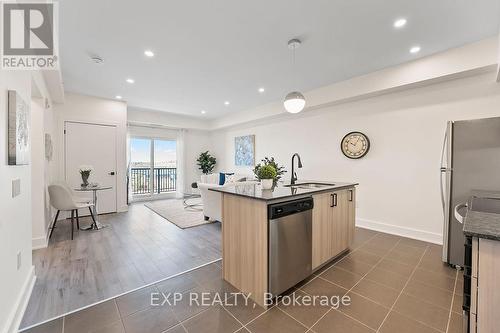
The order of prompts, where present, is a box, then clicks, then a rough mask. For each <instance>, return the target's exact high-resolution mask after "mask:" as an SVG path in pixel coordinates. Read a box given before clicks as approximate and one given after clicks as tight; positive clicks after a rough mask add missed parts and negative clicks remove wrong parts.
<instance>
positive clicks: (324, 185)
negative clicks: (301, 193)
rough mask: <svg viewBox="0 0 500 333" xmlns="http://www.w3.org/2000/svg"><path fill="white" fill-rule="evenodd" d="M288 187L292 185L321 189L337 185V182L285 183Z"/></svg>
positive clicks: (293, 186)
mask: <svg viewBox="0 0 500 333" xmlns="http://www.w3.org/2000/svg"><path fill="white" fill-rule="evenodd" d="M285 186H287V187H292V188H302V189H319V188H323V187H330V186H335V184H328V183H297V184H294V185H285Z"/></svg>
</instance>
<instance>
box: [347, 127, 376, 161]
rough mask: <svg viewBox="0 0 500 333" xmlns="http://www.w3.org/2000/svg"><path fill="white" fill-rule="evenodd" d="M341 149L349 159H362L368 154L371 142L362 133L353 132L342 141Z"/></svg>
mask: <svg viewBox="0 0 500 333" xmlns="http://www.w3.org/2000/svg"><path fill="white" fill-rule="evenodd" d="M341 149H342V153H344V155H345V156H347V157H349V158H354V159H356V158H361V157H363V156H365V155H366V153H368V150H369V149H370V140H368V137H367V136H366V135H364V134H363V133H361V132H351V133H349V134H347V135H346V136H344V138H343V139H342V143H341Z"/></svg>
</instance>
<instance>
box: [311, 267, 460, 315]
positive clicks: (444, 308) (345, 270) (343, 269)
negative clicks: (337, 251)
mask: <svg viewBox="0 0 500 333" xmlns="http://www.w3.org/2000/svg"><path fill="white" fill-rule="evenodd" d="M383 259H385V260H391V259H387V258H383ZM392 261H394V262H396V263H398V264H404V263H402V262H399V261H397V260H392ZM363 263H364V262H363ZM375 265H377V264H375ZM404 265H407V266H410V265H408V264H404ZM417 265H418V264H417ZM336 268H337V269H340V270H342V271H344V272H347V273H350V274H354V275H359V276H361V275H360V274H357V273H354V272H351V271H349V270H347V269H345V268H342V267H336ZM377 269H379V270H381V271H384V272H387V273H391V274H397V275H401V276H404V274H400V273H398V272H393V271H389V270H387V269H384V268H381V267H377ZM417 269H421V268H418V266H417ZM426 271H428V272H432V271H429V270H426ZM432 273H433V272H432ZM434 274H438V275H441V276H445V275H444V274H440V273H434ZM318 277H321V276H318ZM322 279H323V280H325V281H328V282H330V283H333V284H335V285H337V284H336V283H335V282H332V281H329V280H327V279H325V278H322ZM450 279H451V278H450ZM361 280H368V281H370V282H372V283H374V284H377V285H379V286H382V287H386V288H389V289H392V290H394V291H399V290H398V289H394V288H392V287H390V286H386V285H383V284H381V283H380V282H378V281H374V280H371V279H370V278H368V277H366V278H361ZM361 280H360V281H361ZM416 281H417V282H419V283H421V284H423V285H425V286H428V287H433V288H436V289H440V290H442V291H445V292H447V293H450V294H451V293H454V291H455V289H454V291H450V290H449V289H446V288H441V287H438V286H434V285H431V284H429V283H426V282H423V281H420V280H416ZM339 287H342V286H339ZM344 289H345V288H344ZM351 292H352V293H354V294H356V295H358V296H361V297H363V298H366V299H369V300H370V301H372V302H374V303H377V304H379V305H382V306H383V307H386V308H387V306H385V305H383V304H380V303H378V302H376V301H374V300H372V299H370V298H369V297H367V296H364V295H361V294H358V293H357V292H355V291H351ZM410 296H411V295H410ZM454 296H455V295H453V297H454ZM422 302H425V303H427V304H431V305H433V306H436V307H439V308H441V309H443V310H446V311H448V308H446V307H443V306H441V305H438V304H434V303H431V302H427V301H424V300H422ZM396 312H397V311H396ZM452 312H454V313H457V312H456V311H452ZM457 314H460V313H457Z"/></svg>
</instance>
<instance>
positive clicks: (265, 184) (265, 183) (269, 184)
mask: <svg viewBox="0 0 500 333" xmlns="http://www.w3.org/2000/svg"><path fill="white" fill-rule="evenodd" d="M260 184H261V185H262V189H263V190H270V189H272V188H273V180H272V179H261V180H260Z"/></svg>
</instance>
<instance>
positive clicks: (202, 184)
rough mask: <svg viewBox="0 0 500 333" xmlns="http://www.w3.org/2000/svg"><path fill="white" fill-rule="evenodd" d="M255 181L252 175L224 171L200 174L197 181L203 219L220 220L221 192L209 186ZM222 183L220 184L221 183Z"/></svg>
mask: <svg viewBox="0 0 500 333" xmlns="http://www.w3.org/2000/svg"><path fill="white" fill-rule="evenodd" d="M221 177H223V178H224V179H221ZM243 182H245V183H255V182H256V181H255V180H254V177H253V176H247V175H237V174H229V173H225V174H223V176H221V174H220V173H212V174H208V175H202V176H201V179H200V181H199V182H197V185H198V189H199V190H200V195H201V201H202V203H203V215H204V216H205V220H207V221H208V220H210V221H219V222H222V212H221V204H222V202H221V194H220V193H219V192H214V191H210V190H209V189H210V188H216V187H225V186H231V185H234V184H235V183H243ZM221 183H222V185H221Z"/></svg>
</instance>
